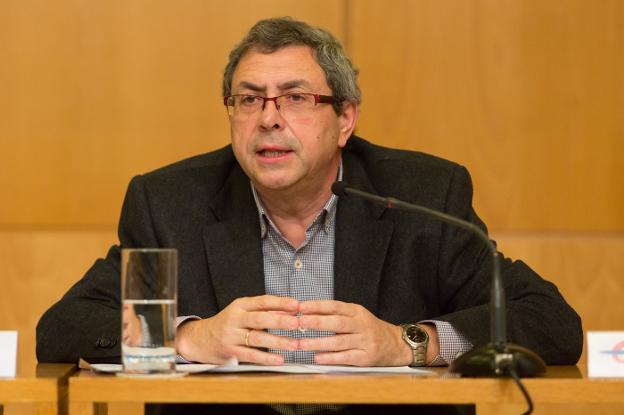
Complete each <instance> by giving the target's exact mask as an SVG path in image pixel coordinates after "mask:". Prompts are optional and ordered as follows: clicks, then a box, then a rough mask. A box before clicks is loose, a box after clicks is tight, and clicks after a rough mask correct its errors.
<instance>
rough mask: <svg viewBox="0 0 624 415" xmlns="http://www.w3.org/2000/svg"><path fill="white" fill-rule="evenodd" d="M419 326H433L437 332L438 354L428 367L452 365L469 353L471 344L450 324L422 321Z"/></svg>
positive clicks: (437, 321)
mask: <svg viewBox="0 0 624 415" xmlns="http://www.w3.org/2000/svg"><path fill="white" fill-rule="evenodd" d="M418 323H419V324H433V325H435V326H436V331H437V332H438V341H439V342H440V353H439V354H438V355H437V356H436V357H435V358H434V359H433V360H432V361H431V363H429V365H428V366H447V365H450V364H451V363H453V361H454V360H455V359H457V358H458V357H459V356H461V355H462V354H464V353H466V352H468V351H470V350H471V349H472V348H473V344H472V343H471V342H470V341H469V340H468V339H467V338H466V336H464V335H463V334H461V333H460V332H458V331H457V330H456V329H455V327H453V326H452V325H451V323H449V322H447V321H439V320H423V321H419V322H418Z"/></svg>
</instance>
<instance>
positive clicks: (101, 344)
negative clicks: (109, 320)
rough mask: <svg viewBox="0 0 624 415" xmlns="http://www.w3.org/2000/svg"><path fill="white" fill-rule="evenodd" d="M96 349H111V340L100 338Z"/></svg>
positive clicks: (96, 343)
mask: <svg viewBox="0 0 624 415" xmlns="http://www.w3.org/2000/svg"><path fill="white" fill-rule="evenodd" d="M95 347H102V348H108V347H110V340H109V339H108V338H107V337H100V338H99V339H97V340H96V342H95Z"/></svg>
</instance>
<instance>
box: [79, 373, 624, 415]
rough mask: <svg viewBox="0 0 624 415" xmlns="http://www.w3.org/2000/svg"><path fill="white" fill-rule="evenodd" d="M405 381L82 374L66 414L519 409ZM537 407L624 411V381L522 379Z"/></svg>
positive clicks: (495, 388) (487, 388)
mask: <svg viewBox="0 0 624 415" xmlns="http://www.w3.org/2000/svg"><path fill="white" fill-rule="evenodd" d="M435 372H436V374H437V375H438V376H436V377H416V376H410V375H359V374H358V375H354V374H348V375H346V374H328V375H284V374H271V373H262V374H259V373H250V374H202V375H190V376H187V377H184V378H175V379H145V378H118V377H116V376H114V375H103V374H95V373H93V372H91V371H88V370H85V371H81V372H80V373H78V374H77V375H76V376H73V377H72V378H70V380H69V385H70V386H69V388H70V398H69V405H70V415H87V414H88V415H91V414H98V415H100V414H105V413H106V411H107V404H108V403H113V402H115V403H130V402H134V403H137V402H138V403H144V402H170V403H173V402H178V403H190V402H196V403H277V402H279V403H343V404H348V403H369V404H388V403H393V404H424V403H441V404H444V403H448V404H466V403H476V404H477V408H478V407H479V404H524V402H525V401H524V398H523V396H522V395H521V393H520V391H519V390H518V387H517V386H516V385H515V383H514V382H513V381H512V380H511V379H468V378H456V377H447V376H448V375H447V374H446V369H436V370H435ZM524 384H525V386H526V387H527V389H528V391H529V393H530V394H531V397H532V399H533V401H534V403H536V404H538V405H539V403H558V404H561V403H566V404H572V405H576V404H592V403H601V404H604V403H611V404H617V405H618V406H619V405H622V408H621V409H622V413H624V379H619V380H615V379H588V378H587V377H586V374H585V371H584V370H582V369H579V368H577V367H576V366H560V367H550V368H549V370H548V374H547V376H546V377H543V378H535V379H524Z"/></svg>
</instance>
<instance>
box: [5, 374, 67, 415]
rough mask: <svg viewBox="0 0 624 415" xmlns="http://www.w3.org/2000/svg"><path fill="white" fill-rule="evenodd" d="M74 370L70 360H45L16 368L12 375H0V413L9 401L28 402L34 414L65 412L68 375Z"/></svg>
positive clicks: (49, 414) (52, 414)
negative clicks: (61, 361)
mask: <svg viewBox="0 0 624 415" xmlns="http://www.w3.org/2000/svg"><path fill="white" fill-rule="evenodd" d="M76 370H77V367H76V365H73V364H64V363H48V364H39V365H37V367H36V368H35V367H32V368H28V369H25V370H18V373H17V376H16V377H14V378H0V414H2V413H3V405H6V404H9V403H31V404H33V405H35V407H36V413H37V414H38V415H44V414H45V415H56V414H65V413H67V383H68V378H69V376H70V375H71V374H72V373H74V372H75V371H76ZM5 415H9V414H5Z"/></svg>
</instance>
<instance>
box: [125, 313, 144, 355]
mask: <svg viewBox="0 0 624 415" xmlns="http://www.w3.org/2000/svg"><path fill="white" fill-rule="evenodd" d="M121 316H122V318H121V321H122V329H121V338H122V342H123V344H125V345H126V346H142V345H143V328H142V327H141V320H140V319H139V317H138V316H137V314H136V312H135V311H134V306H133V305H130V304H125V305H124V306H123V309H122V311H121Z"/></svg>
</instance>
